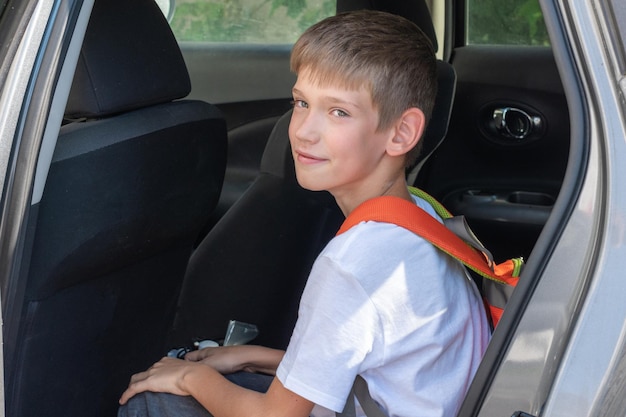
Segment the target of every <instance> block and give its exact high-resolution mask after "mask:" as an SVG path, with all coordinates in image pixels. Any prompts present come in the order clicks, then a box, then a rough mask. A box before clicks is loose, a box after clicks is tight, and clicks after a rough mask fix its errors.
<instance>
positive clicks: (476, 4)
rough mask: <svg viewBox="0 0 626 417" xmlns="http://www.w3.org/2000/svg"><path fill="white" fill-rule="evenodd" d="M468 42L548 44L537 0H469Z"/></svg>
mask: <svg viewBox="0 0 626 417" xmlns="http://www.w3.org/2000/svg"><path fill="white" fill-rule="evenodd" d="M467 10H468V13H467V17H468V22H467V23H468V24H467V27H468V30H467V43H469V44H494V45H549V38H548V32H547V31H546V27H545V24H544V21H543V14H542V13H541V8H540V7H539V2H538V0H468V5H467Z"/></svg>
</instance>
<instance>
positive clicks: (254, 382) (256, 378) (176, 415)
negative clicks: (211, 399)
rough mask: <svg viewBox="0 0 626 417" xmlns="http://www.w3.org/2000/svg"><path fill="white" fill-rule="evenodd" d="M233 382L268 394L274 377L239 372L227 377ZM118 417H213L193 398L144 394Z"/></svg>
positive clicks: (131, 401)
mask: <svg viewBox="0 0 626 417" xmlns="http://www.w3.org/2000/svg"><path fill="white" fill-rule="evenodd" d="M225 377H226V379H228V380H230V381H231V382H233V383H235V384H237V385H239V386H242V387H244V388H248V389H251V390H254V391H258V392H266V391H267V389H268V388H269V386H270V384H271V383H272V380H273V379H274V377H272V376H269V375H261V374H251V373H249V372H237V373H235V374H231V375H225ZM117 416H118V417H181V416H185V417H212V416H211V413H209V412H208V411H207V410H206V409H205V408H204V407H202V406H201V405H200V403H198V402H197V401H196V400H195V399H194V398H193V397H181V396H178V395H174V394H164V393H156V392H143V393H141V394H137V395H135V396H134V397H132V398H131V399H130V400H129V401H128V403H126V405H124V406H121V407H120V408H119V410H118V412H117Z"/></svg>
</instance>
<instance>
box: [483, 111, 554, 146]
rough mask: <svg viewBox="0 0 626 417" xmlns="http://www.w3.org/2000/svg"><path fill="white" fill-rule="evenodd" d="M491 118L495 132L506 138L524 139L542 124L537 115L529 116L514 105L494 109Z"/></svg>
mask: <svg viewBox="0 0 626 417" xmlns="http://www.w3.org/2000/svg"><path fill="white" fill-rule="evenodd" d="M492 119H493V120H492V121H493V126H494V127H495V129H496V131H497V133H498V134H499V135H500V136H502V137H504V138H506V139H515V140H523V139H526V138H527V137H528V136H530V135H531V134H532V133H533V131H535V130H539V129H541V127H542V125H543V122H542V120H541V118H540V117H539V116H531V115H530V114H528V113H526V112H525V111H524V110H521V109H518V108H515V107H500V108H497V109H495V110H494V111H493V114H492Z"/></svg>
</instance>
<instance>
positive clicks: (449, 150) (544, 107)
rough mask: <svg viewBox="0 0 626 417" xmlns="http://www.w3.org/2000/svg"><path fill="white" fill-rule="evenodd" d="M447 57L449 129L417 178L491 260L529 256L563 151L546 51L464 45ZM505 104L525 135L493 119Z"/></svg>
mask: <svg viewBox="0 0 626 417" xmlns="http://www.w3.org/2000/svg"><path fill="white" fill-rule="evenodd" d="M452 64H453V66H454V68H455V70H456V72H457V92H456V97H455V103H454V106H453V110H452V117H451V122H450V126H449V130H448V134H447V137H446V139H445V141H444V142H443V144H442V145H441V146H440V147H439V148H438V150H437V151H436V152H435V154H433V156H432V157H431V158H430V160H429V162H428V163H427V164H426V166H425V167H424V168H423V169H422V171H421V172H420V175H419V176H418V180H417V184H418V185H419V186H420V187H423V188H425V189H426V190H428V191H429V192H430V193H432V194H433V195H434V196H435V197H437V198H439V199H440V201H442V202H443V204H444V205H445V206H446V207H447V208H448V209H450V210H451V211H452V212H453V213H454V214H463V215H465V216H466V217H467V219H468V222H469V223H470V225H471V226H472V227H473V228H474V230H475V231H476V233H477V235H478V236H479V238H481V239H482V240H483V243H485V245H486V246H487V247H489V248H490V249H492V248H493V252H494V256H495V257H496V259H504V258H506V257H511V256H528V255H529V254H530V252H531V250H532V248H533V245H534V242H535V241H536V239H537V237H538V236H539V233H540V232H541V230H542V227H543V225H544V224H545V222H546V220H547V218H548V216H549V214H550V210H551V207H552V205H553V203H554V201H555V199H556V197H557V195H558V192H559V188H560V185H561V181H562V179H563V175H564V173H565V168H566V165H567V158H568V150H569V119H568V117H569V116H568V112H567V104H566V101H565V96H564V93H563V89H562V86H561V82H560V78H559V74H558V72H557V69H556V64H555V61H554V58H553V56H552V52H551V50H550V48H548V47H511V46H465V47H462V48H457V49H456V50H455V51H454V53H453V56H452ZM503 109H513V110H511V112H512V113H511V114H512V115H510V117H509V120H507V121H508V122H509V127H510V130H511V132H512V133H515V132H519V131H522V130H524V129H528V130H530V132H529V133H528V135H527V137H525V138H523V139H519V138H516V137H513V136H512V135H511V134H510V133H508V132H507V131H506V130H504V131H503V130H502V126H500V125H498V126H496V125H497V123H501V122H502V119H498V117H501V116H502V110H503ZM525 115H528V116H529V119H524V118H525ZM526 121H528V122H529V123H530V124H531V125H530V126H528V125H524V123H525V122H526Z"/></svg>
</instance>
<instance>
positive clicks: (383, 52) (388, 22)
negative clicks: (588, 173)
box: [291, 10, 437, 165]
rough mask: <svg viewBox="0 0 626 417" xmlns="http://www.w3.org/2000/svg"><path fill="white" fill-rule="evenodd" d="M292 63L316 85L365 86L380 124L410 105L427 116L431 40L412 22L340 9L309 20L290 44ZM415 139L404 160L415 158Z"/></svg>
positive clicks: (433, 89)
mask: <svg viewBox="0 0 626 417" xmlns="http://www.w3.org/2000/svg"><path fill="white" fill-rule="evenodd" d="M291 69H292V71H294V72H295V73H296V74H298V73H299V72H300V71H302V70H306V71H307V74H308V75H309V76H310V77H311V79H313V80H315V81H316V82H317V83H319V84H320V85H324V86H329V85H330V86H337V87H340V88H347V89H351V90H356V89H359V88H363V87H365V88H366V89H368V90H369V92H370V94H371V97H372V103H373V105H374V107H375V108H376V109H377V110H378V113H379V122H378V129H379V130H381V129H385V128H388V127H389V126H390V125H391V124H392V123H393V122H394V121H396V120H397V119H398V118H399V117H400V116H401V115H402V113H403V112H404V111H405V110H407V109H409V108H411V107H417V108H419V109H420V110H422V112H423V113H424V115H425V116H426V120H427V121H428V120H430V116H431V114H432V109H433V106H434V102H435V96H436V94H437V63H436V58H435V53H434V50H433V47H432V44H431V42H430V40H429V39H428V38H427V37H426V35H425V34H424V33H423V32H422V31H421V30H420V29H419V28H418V27H417V25H415V24H414V23H413V22H410V21H409V20H407V19H405V18H403V17H400V16H397V15H393V14H390V13H386V12H380V11H373V10H359V11H354V12H347V13H341V14H338V15H336V16H331V17H329V18H326V19H324V20H322V21H320V22H318V23H316V24H315V25H313V26H311V27H310V28H309V29H307V30H306V31H305V32H304V33H303V34H302V36H300V38H299V39H298V41H297V42H296V43H295V45H294V47H293V50H292V53H291ZM419 144H421V141H420V142H419V143H418V146H416V148H414V149H413V150H412V151H411V152H410V153H409V154H408V155H407V165H409V164H411V163H412V162H413V161H414V160H415V158H417V156H418V154H419V150H420V148H421V146H419Z"/></svg>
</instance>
